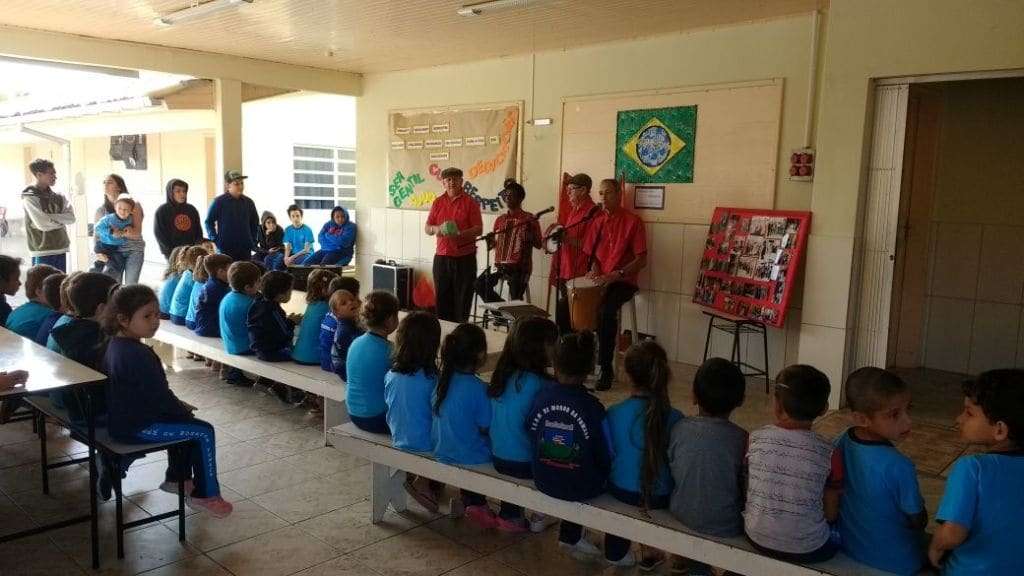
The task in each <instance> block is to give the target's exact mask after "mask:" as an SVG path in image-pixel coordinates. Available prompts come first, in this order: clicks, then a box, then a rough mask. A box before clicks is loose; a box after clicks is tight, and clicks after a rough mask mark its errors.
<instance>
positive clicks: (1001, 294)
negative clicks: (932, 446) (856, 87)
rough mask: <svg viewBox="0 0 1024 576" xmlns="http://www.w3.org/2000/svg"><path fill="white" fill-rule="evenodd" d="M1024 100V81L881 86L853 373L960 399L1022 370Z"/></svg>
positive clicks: (1023, 343)
mask: <svg viewBox="0 0 1024 576" xmlns="http://www.w3.org/2000/svg"><path fill="white" fill-rule="evenodd" d="M935 80H941V79H935ZM1022 101H1024V77H1019V76H1017V77H1003V78H987V79H970V80H959V79H958V80H953V81H927V82H912V81H911V82H908V83H905V84H903V83H899V82H894V83H880V85H878V86H876V97H875V101H874V104H875V106H874V115H875V125H874V133H873V136H872V149H871V156H870V160H869V177H868V190H867V194H866V198H865V205H864V208H863V214H864V223H865V224H864V226H865V238H864V249H863V251H862V260H861V266H860V274H859V287H860V303H859V306H858V312H859V313H858V324H857V338H856V341H855V353H854V355H853V356H852V362H853V364H854V366H853V367H856V366H863V365H875V366H885V367H889V368H896V369H898V371H899V372H900V373H901V374H904V375H905V376H906V377H908V378H910V379H913V380H916V381H920V382H921V383H922V385H923V386H927V388H928V391H929V392H930V393H935V392H937V391H939V390H943V389H949V391H950V394H951V395H952V396H954V398H955V400H958V399H959V386H958V384H959V381H960V380H962V378H963V376H964V375H967V374H977V373H979V372H982V371H985V370H989V369H992V368H1004V367H1014V366H1024V337H1022V336H1024V318H1022V314H1024V307H1022V304H1024V194H1022V191H1024V163H1021V162H1020V149H1021V146H1022V144H1024V108H1022V107H1021V106H1020V102H1022Z"/></svg>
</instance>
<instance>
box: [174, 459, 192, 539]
mask: <svg viewBox="0 0 1024 576" xmlns="http://www.w3.org/2000/svg"><path fill="white" fill-rule="evenodd" d="M171 450H175V448H171ZM178 450H179V451H180V450H182V449H181V448H178ZM181 456H182V457H181V458H178V542H182V543H184V542H185V476H186V475H187V474H188V468H187V467H186V466H185V463H186V462H187V459H186V458H185V457H184V454H182V455H181Z"/></svg>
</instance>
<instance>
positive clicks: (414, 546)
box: [0, 350, 965, 576]
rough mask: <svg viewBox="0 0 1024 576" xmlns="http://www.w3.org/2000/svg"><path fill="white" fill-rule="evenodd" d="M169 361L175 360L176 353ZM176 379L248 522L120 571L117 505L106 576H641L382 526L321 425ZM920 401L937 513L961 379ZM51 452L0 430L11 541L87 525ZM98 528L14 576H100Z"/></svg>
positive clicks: (58, 449)
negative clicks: (34, 529) (70, 519)
mask: <svg viewBox="0 0 1024 576" xmlns="http://www.w3.org/2000/svg"><path fill="white" fill-rule="evenodd" d="M162 352H163V353H164V357H165V358H167V355H166V350H164V351H162ZM675 370H676V374H675V377H674V379H673V386H672V396H673V399H674V403H675V405H676V406H677V407H679V408H681V409H682V410H683V411H684V412H687V413H690V412H692V401H691V395H690V392H689V382H690V381H691V379H692V377H693V372H694V367H692V366H685V365H676V366H675ZM168 372H169V374H168V375H169V380H170V382H171V385H172V387H173V389H174V390H175V392H176V393H177V394H178V395H179V397H181V398H182V399H183V400H187V401H188V402H190V403H192V404H195V405H197V406H199V408H200V411H199V413H198V416H199V417H201V418H205V419H207V420H209V421H211V422H213V423H214V424H215V425H216V427H217V436H218V437H217V443H218V464H219V467H220V470H219V471H220V479H221V483H222V487H223V491H224V495H225V497H226V498H228V499H229V500H231V501H232V502H234V504H235V512H234V514H233V515H232V516H231V517H229V518H227V519H224V520H215V519H211V518H209V517H206V516H204V515H195V514H192V515H190V516H189V517H188V519H187V522H186V534H187V540H188V542H187V544H184V545H183V544H179V542H178V540H177V536H176V531H177V523H176V521H174V520H170V521H167V522H165V523H163V524H156V525H150V526H147V527H143V528H139V529H135V530H133V531H132V532H131V533H130V534H128V535H127V538H126V558H125V559H124V560H123V561H117V560H116V558H115V553H114V552H115V550H114V537H113V533H114V531H113V506H114V505H113V502H110V503H107V504H104V505H103V506H102V509H101V534H102V551H103V558H102V559H103V569H102V573H104V574H140V573H145V574H148V575H153V576H157V575H159V576H170V575H190V576H215V575H228V574H235V575H239V576H242V575H245V576H263V575H266V576H283V575H287V574H301V575H303V576H328V575H336V576H363V575H367V576H376V575H381V576H435V575H440V574H447V575H450V576H470V575H476V574H486V575H488V576H524V575H525V576H547V575H551V576H573V575H581V576H582V575H592V574H628V573H630V572H629V571H626V570H613V569H610V568H606V567H605V566H603V565H602V564H599V563H581V562H578V561H576V560H573V559H571V558H569V557H567V556H565V555H563V554H562V553H560V551H559V550H558V548H557V546H556V531H554V530H548V531H547V532H545V533H543V534H538V535H519V536H511V535H507V534H499V533H495V532H481V531H479V530H476V529H474V528H473V526H472V525H469V524H467V523H466V522H465V521H453V520H450V519H448V518H447V517H443V516H436V515H431V514H430V513H428V512H426V511H424V510H422V509H415V508H414V509H413V510H412V511H410V512H407V513H405V514H402V515H398V514H388V515H387V516H386V517H385V521H384V522H382V523H381V524H378V525H374V524H371V523H370V521H369V501H368V496H369V492H368V491H369V488H368V480H369V471H368V469H367V466H366V462H364V461H361V460H359V459H357V458H354V457H350V456H347V455H344V454H342V453H340V452H338V451H336V450H334V449H333V448H324V447H322V445H321V444H322V440H321V433H322V431H321V430H320V427H319V422H318V421H317V419H316V418H314V417H312V416H310V415H309V414H307V413H306V412H304V411H301V410H298V409H293V408H290V407H288V406H285V405H283V404H281V403H280V402H278V401H277V400H276V399H275V398H273V397H271V396H268V395H266V394H263V393H261V392H258V391H255V390H245V389H238V388H234V387H231V386H228V385H226V384H224V383H222V382H220V381H218V379H217V378H216V377H215V376H214V375H213V374H211V372H210V371H208V370H206V369H204V368H201V367H199V365H198V364H197V363H194V362H190V361H188V360H181V359H179V360H177V364H176V365H175V369H174V370H169V371H168ZM904 375H905V376H906V377H907V378H908V380H910V381H911V382H912V385H913V388H914V393H915V399H914V402H915V405H916V406H917V407H918V408H917V412H916V413H915V416H916V418H917V424H915V428H914V434H913V435H912V437H911V438H910V439H908V440H907V441H906V442H904V443H903V444H902V445H901V446H900V448H901V449H902V450H904V451H905V452H906V453H907V454H909V455H911V457H912V458H914V459H915V461H916V462H917V464H918V469H919V472H920V479H921V484H922V490H923V491H924V493H925V497H926V500H927V501H928V509H929V510H932V511H934V510H935V509H936V505H937V500H938V498H939V496H940V495H941V491H942V487H943V484H944V480H943V478H942V476H941V474H942V473H943V472H944V471H945V469H946V468H948V465H949V463H950V462H952V460H953V459H954V458H955V457H956V456H957V455H959V454H960V453H962V452H963V450H964V448H965V447H964V446H963V445H962V444H961V443H959V442H958V441H957V440H956V432H955V431H954V430H953V429H952V418H953V417H954V416H955V415H956V413H957V410H958V406H959V402H960V398H959V392H958V382H959V381H958V379H957V377H955V376H951V375H944V374H941V373H939V374H935V373H923V372H907V373H905V374H904ZM761 386H762V384H761V382H760V381H758V382H756V383H752V384H751V385H750V390H749V396H748V400H747V403H746V405H745V406H744V407H743V408H742V409H741V410H739V411H738V412H737V414H736V415H735V420H736V421H737V422H738V423H740V424H741V425H743V426H745V427H748V428H753V427H756V426H759V425H761V424H763V423H765V422H766V421H767V418H768V410H767V402H766V398H765V396H764V393H763V391H762V388H761ZM625 395H626V390H625V389H624V388H623V387H621V386H617V387H616V389H615V390H613V391H611V392H609V393H606V394H604V395H603V400H604V401H605V402H606V403H608V404H610V403H613V402H616V401H618V400H619V399H621V398H622V397H624V396H625ZM842 424H843V414H842V413H841V412H840V413H836V414H834V415H829V416H828V417H826V418H823V419H822V421H821V422H819V426H818V428H819V430H820V431H821V432H822V433H823V434H827V435H831V434H835V433H838V432H839V431H840V430H841V429H842ZM50 437H51V441H50V446H51V447H52V451H51V454H52V455H53V457H55V458H67V457H68V455H73V454H79V453H81V452H82V448H83V447H82V445H80V444H78V443H77V442H74V441H72V440H70V439H69V438H67V436H66V435H63V434H61V433H59V432H56V431H53V432H51V436H50ZM38 458H39V450H38V443H37V440H36V439H35V437H34V436H33V435H32V434H31V430H30V428H29V427H28V425H27V424H25V423H20V424H15V425H7V426H2V427H0V519H2V521H0V534H3V533H8V532H13V531H14V530H16V529H20V528H22V527H24V526H27V525H29V524H30V523H32V522H42V521H49V520H53V519H56V518H61V517H67V516H70V515H73V514H77V513H79V512H81V511H82V509H83V508H84V507H87V506H88V499H87V492H86V490H87V482H88V480H87V471H86V470H85V469H84V468H83V467H80V466H73V467H68V468H63V469H60V470H59V471H56V472H54V473H53V474H52V476H51V495H50V496H43V495H42V493H41V491H40V488H39V470H38ZM164 466H165V463H164V462H163V458H162V457H158V456H150V457H148V458H146V459H145V460H142V461H139V462H137V463H136V464H135V465H134V466H132V468H131V470H130V472H129V475H128V479H127V480H126V481H125V493H126V495H127V500H126V503H125V510H126V516H127V517H128V518H129V519H135V518H141V517H144V516H147V515H151V514H157V513H160V512H163V511H166V510H170V509H173V508H174V507H175V506H176V505H177V502H176V497H175V496H171V495H169V494H165V493H163V492H160V491H159V490H156V487H157V485H158V484H159V482H160V481H161V479H162V475H163V472H164ZM88 563H89V538H88V526H87V525H78V526H73V527H69V528H65V529H63V530H60V531H57V532H52V533H48V534H46V535H42V536H37V537H34V538H31V539H26V540H20V541H17V542H12V543H8V544H5V545H2V546H0V574H3V575H5V576H7V575H11V576H14V575H22V574H24V575H30V574H32V575H34V574H39V575H46V576H51V575H64V574H68V575H71V574H76V575H81V574H88V573H91V570H89V569H88Z"/></svg>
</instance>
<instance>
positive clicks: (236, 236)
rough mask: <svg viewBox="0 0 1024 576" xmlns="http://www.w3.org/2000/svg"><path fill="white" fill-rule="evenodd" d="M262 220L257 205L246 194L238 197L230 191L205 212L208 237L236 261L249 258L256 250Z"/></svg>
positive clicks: (215, 200)
mask: <svg viewBox="0 0 1024 576" xmlns="http://www.w3.org/2000/svg"><path fill="white" fill-rule="evenodd" d="M259 229H260V217H259V214H257V213H256V204H255V203H254V202H253V201H252V198H249V197H248V196H246V195H244V194H243V195H241V196H239V197H238V198H235V197H233V196H231V194H228V193H227V192H225V193H223V194H221V195H220V196H217V197H216V198H214V199H213V204H210V211H209V212H207V213H206V234H207V236H208V237H209V238H210V240H213V243H214V244H216V245H217V250H218V251H219V252H222V253H224V254H227V255H229V256H231V257H232V258H236V259H237V257H238V256H241V255H242V254H245V255H246V258H248V256H249V255H250V254H251V253H252V251H253V249H254V248H256V240H257V239H258V238H259Z"/></svg>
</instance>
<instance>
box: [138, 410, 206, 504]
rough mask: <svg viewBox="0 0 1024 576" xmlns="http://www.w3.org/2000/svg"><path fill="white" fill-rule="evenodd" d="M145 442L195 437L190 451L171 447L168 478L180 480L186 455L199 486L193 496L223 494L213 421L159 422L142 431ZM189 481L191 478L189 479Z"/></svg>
mask: <svg viewBox="0 0 1024 576" xmlns="http://www.w3.org/2000/svg"><path fill="white" fill-rule="evenodd" d="M137 437H138V439H139V441H141V442H169V441H171V440H180V439H188V440H192V442H191V443H190V444H189V447H188V449H187V450H184V451H181V452H180V453H179V451H177V450H171V451H170V454H168V467H167V480H168V481H176V480H177V479H178V478H177V474H178V470H179V469H180V467H181V462H180V460H178V458H185V459H186V461H185V466H184V467H185V470H187V471H188V473H189V474H191V475H192V481H193V482H194V484H195V488H194V490H193V491H192V496H195V497H196V498H212V497H214V496H220V484H219V483H218V482H217V450H216V447H215V446H216V441H215V439H214V433H213V424H210V423H209V422H205V421H203V420H198V419H196V420H190V421H188V422H157V423H155V424H151V425H150V426H149V427H148V428H144V429H143V430H141V431H139V433H138V435H137ZM186 480H187V478H186Z"/></svg>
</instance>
